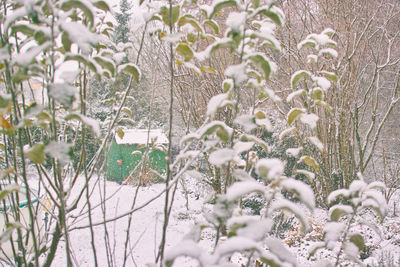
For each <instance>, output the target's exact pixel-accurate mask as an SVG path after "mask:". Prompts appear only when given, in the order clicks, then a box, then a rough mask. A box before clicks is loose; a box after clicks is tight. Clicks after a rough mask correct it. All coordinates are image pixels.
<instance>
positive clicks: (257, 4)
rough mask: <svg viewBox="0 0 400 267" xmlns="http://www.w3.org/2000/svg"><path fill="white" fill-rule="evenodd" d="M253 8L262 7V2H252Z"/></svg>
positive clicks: (253, 0)
mask: <svg viewBox="0 0 400 267" xmlns="http://www.w3.org/2000/svg"><path fill="white" fill-rule="evenodd" d="M252 3H253V8H258V7H259V6H260V0H252Z"/></svg>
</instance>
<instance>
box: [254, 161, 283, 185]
mask: <svg viewBox="0 0 400 267" xmlns="http://www.w3.org/2000/svg"><path fill="white" fill-rule="evenodd" d="M284 170H285V164H284V163H283V162H282V161H281V160H280V159H276V158H273V159H260V160H259V161H258V162H257V165H256V172H257V174H258V175H260V176H261V177H263V178H264V179H269V180H274V179H278V178H280V177H281V176H282V174H283V172H284Z"/></svg>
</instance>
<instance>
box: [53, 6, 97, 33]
mask: <svg viewBox="0 0 400 267" xmlns="http://www.w3.org/2000/svg"><path fill="white" fill-rule="evenodd" d="M73 8H76V9H80V10H82V12H83V14H84V15H85V17H86V18H87V19H88V20H89V25H90V27H92V26H93V22H94V15H93V13H92V10H91V9H90V8H89V7H88V6H86V5H85V4H84V2H82V1H79V0H69V1H65V2H62V4H61V9H62V10H64V11H70V10H71V9H73Z"/></svg>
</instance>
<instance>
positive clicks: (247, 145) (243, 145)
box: [233, 141, 254, 155]
mask: <svg viewBox="0 0 400 267" xmlns="http://www.w3.org/2000/svg"><path fill="white" fill-rule="evenodd" d="M253 146H254V142H240V141H238V142H236V143H235V144H234V145H233V150H235V153H236V154H237V155H239V154H242V153H243V152H247V151H249V150H250V149H251V148H252V147H253Z"/></svg>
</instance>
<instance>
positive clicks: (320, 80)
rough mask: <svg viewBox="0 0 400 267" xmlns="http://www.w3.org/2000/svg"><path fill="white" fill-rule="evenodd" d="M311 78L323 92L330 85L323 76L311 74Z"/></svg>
mask: <svg viewBox="0 0 400 267" xmlns="http://www.w3.org/2000/svg"><path fill="white" fill-rule="evenodd" d="M311 78H312V80H313V81H314V82H315V83H316V84H317V85H318V86H319V87H321V88H322V90H324V91H325V92H326V91H327V90H328V89H329V88H330V87H331V85H332V84H331V82H330V81H329V80H328V79H327V78H325V77H319V76H312V77H311Z"/></svg>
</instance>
